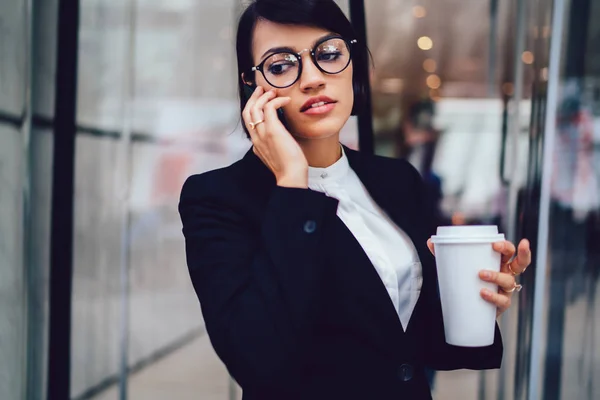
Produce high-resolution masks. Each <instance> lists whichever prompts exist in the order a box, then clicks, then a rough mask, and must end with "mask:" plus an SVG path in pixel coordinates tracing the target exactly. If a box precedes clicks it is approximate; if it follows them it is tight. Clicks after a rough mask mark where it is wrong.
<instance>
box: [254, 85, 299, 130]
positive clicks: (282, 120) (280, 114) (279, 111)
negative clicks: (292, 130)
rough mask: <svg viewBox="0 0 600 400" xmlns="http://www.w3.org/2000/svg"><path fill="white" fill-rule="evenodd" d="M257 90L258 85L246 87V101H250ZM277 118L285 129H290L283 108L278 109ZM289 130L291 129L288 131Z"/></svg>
mask: <svg viewBox="0 0 600 400" xmlns="http://www.w3.org/2000/svg"><path fill="white" fill-rule="evenodd" d="M255 89H256V85H252V86H250V85H244V96H245V97H244V100H245V101H248V99H250V96H252V93H254V90H255ZM277 116H278V117H279V120H280V121H281V123H282V124H283V126H284V127H285V129H288V125H287V121H286V119H285V115H284V113H283V109H282V108H278V109H277ZM288 130H289V129H288Z"/></svg>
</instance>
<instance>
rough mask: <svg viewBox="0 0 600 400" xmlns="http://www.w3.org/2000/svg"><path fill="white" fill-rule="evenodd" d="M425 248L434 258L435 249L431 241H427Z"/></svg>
mask: <svg viewBox="0 0 600 400" xmlns="http://www.w3.org/2000/svg"><path fill="white" fill-rule="evenodd" d="M427 248H429V251H430V252H431V254H433V255H434V256H435V248H434V247H433V242H432V241H431V239H427Z"/></svg>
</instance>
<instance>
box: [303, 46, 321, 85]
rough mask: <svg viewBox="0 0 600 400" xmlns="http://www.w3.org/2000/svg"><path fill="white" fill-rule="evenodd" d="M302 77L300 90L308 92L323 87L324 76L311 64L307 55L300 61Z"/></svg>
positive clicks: (310, 59)
mask: <svg viewBox="0 0 600 400" xmlns="http://www.w3.org/2000/svg"><path fill="white" fill-rule="evenodd" d="M302 61H303V62H302V75H300V90H302V91H304V92H309V91H311V90H315V89H318V88H321V87H324V86H325V74H324V73H323V72H321V70H320V69H319V68H317V66H316V65H315V64H314V63H313V61H312V58H311V57H310V55H309V54H306V55H305V58H304V60H302Z"/></svg>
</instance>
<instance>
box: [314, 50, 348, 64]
mask: <svg viewBox="0 0 600 400" xmlns="http://www.w3.org/2000/svg"><path fill="white" fill-rule="evenodd" d="M341 56H342V53H341V52H340V51H329V52H323V53H319V54H318V55H317V61H326V62H328V61H336V60H337V59H338V58H340V57H341Z"/></svg>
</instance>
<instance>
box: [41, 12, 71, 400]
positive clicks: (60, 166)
mask: <svg viewBox="0 0 600 400" xmlns="http://www.w3.org/2000/svg"><path fill="white" fill-rule="evenodd" d="M78 33H79V0H59V5H58V49H57V61H56V65H57V68H56V101H55V114H54V115H55V129H54V166H53V170H52V213H51V225H50V234H51V237H50V311H49V312H50V328H49V335H50V337H49V343H48V345H49V346H48V347H49V355H48V397H47V398H48V400H65V399H69V398H70V386H71V385H70V377H71V365H70V361H71V291H72V279H73V214H74V212H73V209H74V207H73V206H74V199H73V196H74V176H75V173H74V166H75V135H76V128H75V121H76V106H77V55H78V54H77V53H78Z"/></svg>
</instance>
